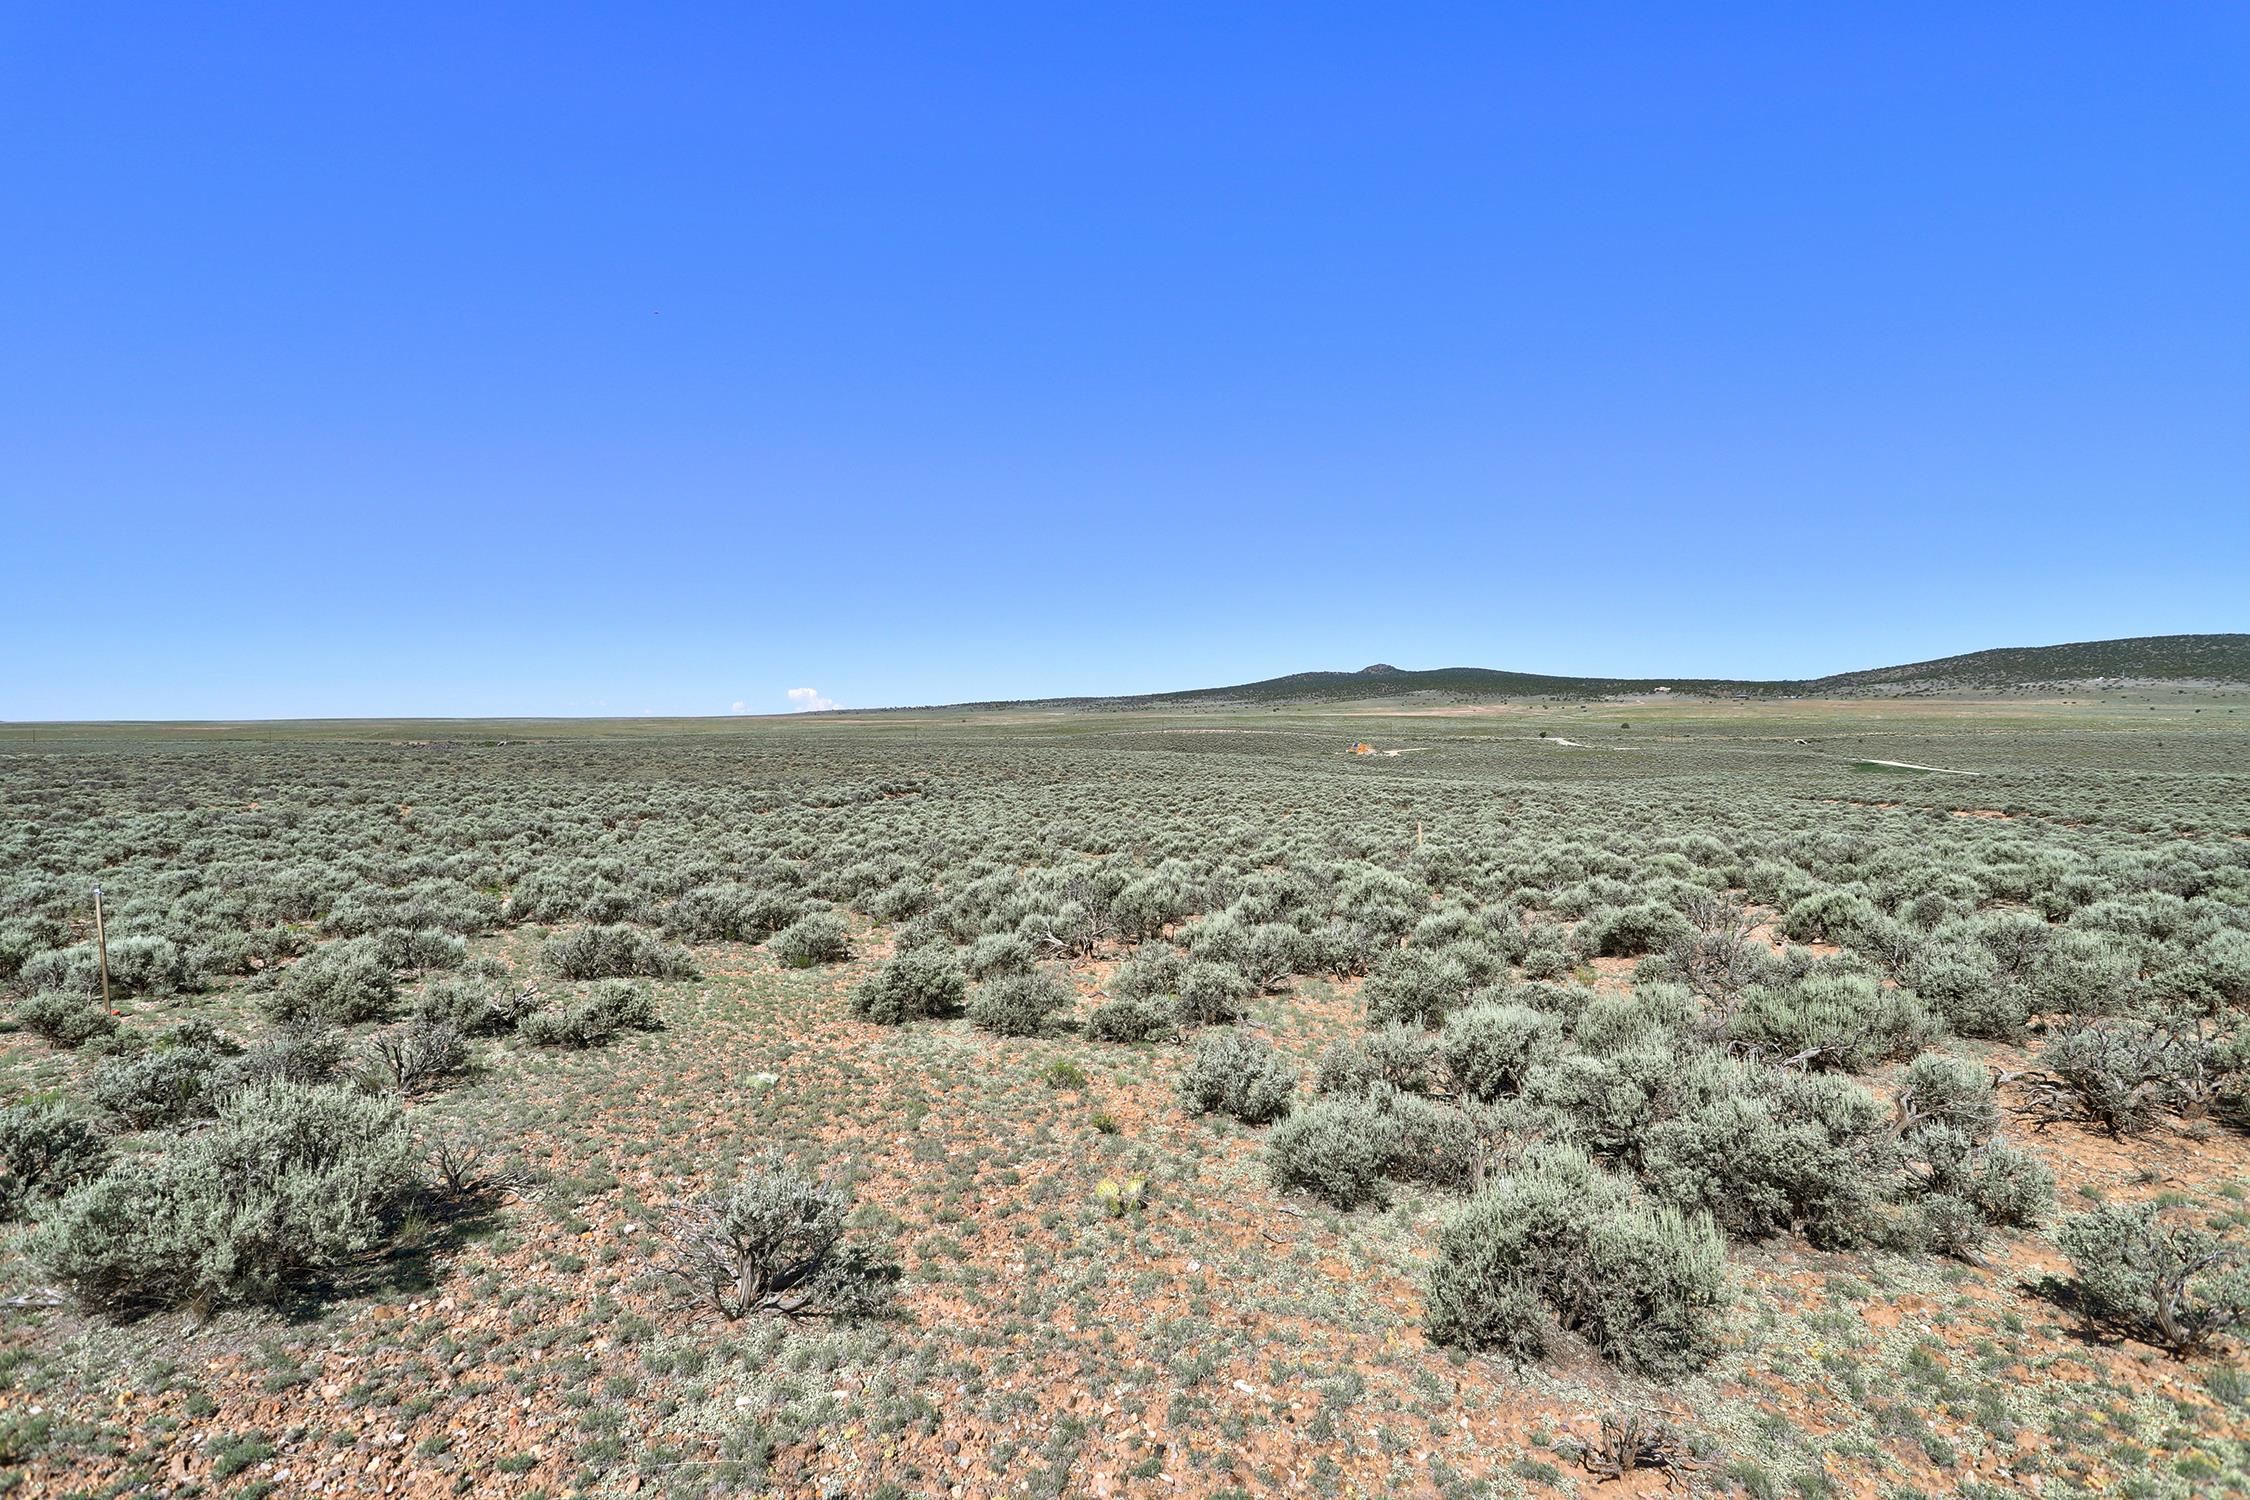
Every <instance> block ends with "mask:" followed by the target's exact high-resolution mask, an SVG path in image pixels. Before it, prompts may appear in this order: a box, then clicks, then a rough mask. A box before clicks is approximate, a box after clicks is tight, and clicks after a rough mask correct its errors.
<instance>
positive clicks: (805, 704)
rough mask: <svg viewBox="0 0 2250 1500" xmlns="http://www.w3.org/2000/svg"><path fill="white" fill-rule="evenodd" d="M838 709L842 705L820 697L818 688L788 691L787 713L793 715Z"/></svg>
mask: <svg viewBox="0 0 2250 1500" xmlns="http://www.w3.org/2000/svg"><path fill="white" fill-rule="evenodd" d="M840 707H842V705H841V704H839V703H838V702H837V701H836V700H835V699H833V698H823V697H821V696H820V689H819V688H791V689H790V690H789V711H790V712H791V713H793V714H812V713H819V712H820V711H821V710H822V709H824V708H840Z"/></svg>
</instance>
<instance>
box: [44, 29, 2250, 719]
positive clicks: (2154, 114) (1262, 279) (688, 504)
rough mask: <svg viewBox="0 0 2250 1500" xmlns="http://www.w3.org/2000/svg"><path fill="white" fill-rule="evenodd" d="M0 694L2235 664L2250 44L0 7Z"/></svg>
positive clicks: (559, 707)
mask: <svg viewBox="0 0 2250 1500" xmlns="http://www.w3.org/2000/svg"><path fill="white" fill-rule="evenodd" d="M0 140H4V141H5V142H6V146H5V148H4V149H0V204H4V205H5V208H4V212H5V221H4V224H5V233H4V234H0V287H4V288H5V291H4V296H5V305H4V316H0V518H4V520H5V522H6V525H5V527H4V532H0V717H8V718H16V719H23V718H50V717H186V716H215V717H231V716H242V715H313V714H319V715H326V714H360V713H366V714H387V713H401V712H426V713H437V714H479V713H547V712H561V713H640V712H665V713H675V712H677V713H725V712H728V711H729V710H730V709H731V708H732V707H733V706H734V705H736V704H741V705H743V706H745V707H746V708H748V709H750V710H753V711H772V710H781V709H785V708H787V707H789V700H788V698H787V694H788V692H789V690H790V689H792V688H810V689H812V690H814V691H815V692H816V693H818V694H819V695H821V696H822V697H824V698H826V699H830V700H833V701H836V702H840V703H843V704H846V705H855V706H856V705H875V704H888V703H913V702H932V701H945V700H955V699H962V698H972V697H993V696H1019V695H1033V694H1046V693H1058V692H1069V691H1139V690H1151V689H1162V688H1171V687H1182V686H1194V685H1205V684H1212V683H1218V682H1226V681H1239V680H1243V679H1247V678H1254V677H1262V676H1267V675H1271V674H1274V673H1279V672H1285V671H1293V670H1300V669H1305V668H1312V667H1345V668H1350V667H1357V666H1360V665H1363V664H1365V663H1367V662H1369V661H1372V660H1384V661H1390V662H1394V663H1397V664H1399V665H1402V666H1441V665H1461V664H1468V665H1485V666H1497V667H1511V668H1520V669H1528V670H1539V671H1556V672H1578V671H1587V672H1614V673H1643V672H1646V673H1655V674H1679V675H1688V674H1712V675H1720V674H1724V675H1737V674H1740V675H1785V674H1786V675H1794V674H1809V673H1818V672H1825V671H1831V670H1840V669H1847V668H1854V667H1862V666H1869V665H1875V664H1878V663H1885V662H1891V661H1898V660H1907V659H1916V658H1921V657H1927V656H1934V655H1942V654H1946V653H1950V652H1954V651H1962V650H1971V649H1976V648H1980V647H1984V646H1991V645H2011V644H2037V643H2044V642H2048V641H2058V640H2076V639H2090V638H2098V637H2107V636H2116V635H2137V634H2149V633H2160V632H2171V631H2188V630H2228V629H2232V630H2241V629H2246V628H2250V602H2246V601H2250V153H2246V150H2245V142H2250V10H2246V9H2245V8H2244V7H2243V6H2241V5H2240V4H2237V3H2233V0H2226V3H2216V0H2214V3H2181V4H2159V5H2147V6H2140V5H2131V6H2126V5H2119V6H2092V5H2084V6H2054V5H2029V4H2026V5H2015V6H2004V7H1996V6H1975V5H1971V6H1963V5H1959V4H1946V5H1877V6H1848V7H1847V6H1828V5H1804V4H1775V5H1770V6H1763V5H1750V4H1743V5H1725V6H1672V5H1631V6H1616V7H1609V6H1601V5H1552V4H1537V5H1501V4H1464V5H1458V6H1440V5H1366V6H1359V7H1348V8H1347V7H1325V6H1310V5H1287V6H1282V5H1274V6H1224V5H1210V4H1183V5H1169V4H1146V3H1141V4H1133V5H1055V4H1049V3H1039V4H1026V5H1021V6H1010V5H1001V4H986V3H977V4H971V5H955V6H946V5H935V4H914V5H902V6H896V7H862V6H855V5H842V4H838V5H829V4H815V5H807V4H791V5H772V6H741V5H711V6H708V7H698V8H686V7H669V6H659V5H649V4H636V5H615V6H595V5H537V6H534V5H522V6H517V7H499V6H451V5H448V6H434V5H416V4H384V5H363V6H334V5H307V4H303V3H290V4H286V5H273V6H270V7H269V6H254V5H248V4H243V5H223V6H186V5H169V6H167V5H153V4H143V5H133V6H121V5H108V4H101V3H70V4H15V5H10V6H7V7H5V8H4V9H0Z"/></svg>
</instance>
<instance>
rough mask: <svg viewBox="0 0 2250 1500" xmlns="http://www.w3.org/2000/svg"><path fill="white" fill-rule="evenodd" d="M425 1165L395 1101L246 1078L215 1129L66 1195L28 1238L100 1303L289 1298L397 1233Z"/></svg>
mask: <svg viewBox="0 0 2250 1500" xmlns="http://www.w3.org/2000/svg"><path fill="white" fill-rule="evenodd" d="M415 1163H416V1154H415V1151H414V1145H413V1140H412V1137H411V1136H410V1135H409V1134H408V1132H407V1129H406V1123H405V1120H404V1117H403V1116H402V1115H401V1114H400V1112H399V1107H398V1105H397V1104H396V1103H395V1102H392V1101H390V1100H385V1099H379V1098H372V1097H369V1096H367V1095H363V1094H358V1093H353V1092H350V1091H347V1090H344V1089H339V1088H332V1087H326V1086H314V1087H309V1088H308V1087H300V1086H296V1085H292V1084H266V1085H261V1086H258V1087H254V1088H247V1089H244V1090H242V1091H241V1092H239V1093H236V1094H234V1095H233V1096H231V1097H230V1098H229V1099H228V1100H227V1101H226V1102H225V1103H224V1104H223V1105H222V1106H221V1107H220V1110H219V1117H218V1120H217V1122H216V1123H215V1124H214V1125H213V1126H212V1127H211V1128H210V1129H209V1130H207V1131H204V1132H202V1133H200V1134H197V1135H192V1136H188V1137H185V1138H183V1139H181V1140H179V1141H176V1142H174V1143H173V1144H171V1145H170V1146H169V1147H168V1148H167V1149H166V1150H165V1151H164V1152H163V1153H162V1154H160V1155H158V1156H155V1157H153V1158H147V1159H136V1160H134V1161H131V1162H127V1163H124V1164H122V1165H119V1166H117V1167H113V1168H112V1169H111V1170H110V1171H108V1172H107V1173H105V1174H104V1175H102V1176H100V1177H98V1178H95V1179H94V1180H93V1181H91V1182H89V1183H87V1184H85V1185H83V1186H81V1187H79V1188H76V1189H74V1190H73V1191H71V1192H70V1193H69V1194H67V1195H65V1196H64V1197H63V1198H62V1199H60V1200H59V1201H58V1202H57V1203H56V1204H55V1206H54V1208H53V1210H52V1211H51V1212H50V1213H49V1214H48V1216H47V1218H46V1220H45V1221H44V1222H43V1223H42V1224H41V1225H40V1226H39V1228H38V1230H37V1231H35V1232H34V1234H33V1236H32V1238H31V1240H30V1241H29V1243H28V1246H27V1248H28V1249H29V1251H30V1253H31V1255H32V1256H33V1258H34V1259H36V1260H38V1261H39V1262H41V1263H42V1264H43V1265H45V1266H46V1268H47V1269H48V1271H49V1272H50V1273H51V1274H53V1275H54V1276H55V1277H56V1278H57V1279H58V1280H60V1281H62V1282H64V1283H65V1284H66V1285H68V1286H69V1287H70V1288H71V1289H72V1290H73V1291H74V1292H76V1293H77V1295H78V1296H79V1297H80V1298H81V1299H83V1300H85V1301H86V1302H89V1303H92V1304H94V1305H96V1306H102V1307H109V1308H131V1307H173V1306H180V1305H183V1304H194V1305H197V1306H203V1307H209V1306H214V1305H217V1304H220V1303H225V1302H233V1301H253V1302H268V1303H273V1302H282V1301H285V1300H288V1299H290V1298H292V1297H297V1296H302V1295H304V1294H305V1293H306V1292H308V1291H311V1290H314V1289H317V1288H318V1287H319V1286H320V1285H321V1284H322V1283H324V1282H326V1281H328V1280H330V1279H332V1278H334V1277H336V1276H339V1275H341V1274H342V1273H344V1272H345V1271H347V1270H349V1269H351V1268H352V1267H354V1266H355V1265H357V1264H358V1263H359V1262H360V1261H361V1260H362V1259H363V1258H364V1257H366V1256H367V1255H368V1254H370V1253H371V1252H373V1251H376V1250H378V1249H380V1248H382V1246H383V1245H384V1244H385V1243H387V1241H388V1240H389V1238H390V1235H391V1232H392V1229H393V1228H394V1226H395V1225H396V1223H397V1220H398V1216H399V1211H400V1209H401V1208H402V1206H403V1205H404V1203H405V1200H406V1198H407V1196H408V1194H409V1193H410V1192H411V1190H412V1189H413V1186H414V1182H415Z"/></svg>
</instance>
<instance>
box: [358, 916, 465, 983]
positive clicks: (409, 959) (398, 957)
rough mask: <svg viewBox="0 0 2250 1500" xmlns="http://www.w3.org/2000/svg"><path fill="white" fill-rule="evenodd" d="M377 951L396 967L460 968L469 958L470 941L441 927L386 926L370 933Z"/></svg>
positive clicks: (389, 963) (384, 959) (419, 969)
mask: <svg viewBox="0 0 2250 1500" xmlns="http://www.w3.org/2000/svg"><path fill="white" fill-rule="evenodd" d="M371 935H372V936H373V938H374V939H375V951H376V952H377V953H378V954H380V955H381V956H382V960H383V962H384V963H385V964H388V965H389V966H390V967H391V968H393V969H406V970H411V971H413V972H415V973H420V972H422V971H423V970H425V969H458V968H460V967H461V966H462V965H463V964H465V963H467V962H468V961H469V945H468V943H467V942H465V941H463V940H462V939H461V938H459V937H456V936H454V935H453V934H452V933H450V932H447V931H446V930H445V929H444V928H442V927H385V928H382V929H380V930H378V931H376V932H375V933H373V934H371Z"/></svg>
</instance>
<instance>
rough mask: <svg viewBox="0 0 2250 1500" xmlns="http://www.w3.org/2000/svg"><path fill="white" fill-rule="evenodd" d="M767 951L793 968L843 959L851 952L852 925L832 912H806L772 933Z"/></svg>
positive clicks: (839, 961) (848, 956) (802, 967)
mask: <svg viewBox="0 0 2250 1500" xmlns="http://www.w3.org/2000/svg"><path fill="white" fill-rule="evenodd" d="M767 951H768V952H770V953H772V954H773V956H774V957H775V958H776V959H778V960H780V961H781V962H782V963H784V964H786V965H788V966H789V967H790V968H792V969H809V968H811V967H813V966H814V965H815V964H835V963H842V962H843V961H844V960H845V959H847V958H850V957H851V956H852V941H851V928H850V927H848V926H846V925H845V923H844V919H843V918H842V917H839V916H837V915H836V914H835V913H834V912H831V911H816V912H807V913H806V914H805V915H804V916H801V917H799V918H798V919H797V920H796V921H794V922H791V923H790V924H789V925H788V926H787V927H784V928H782V929H781V931H779V932H777V933H775V934H774V935H773V938H772V940H771V942H769V943H768V945H767Z"/></svg>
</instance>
